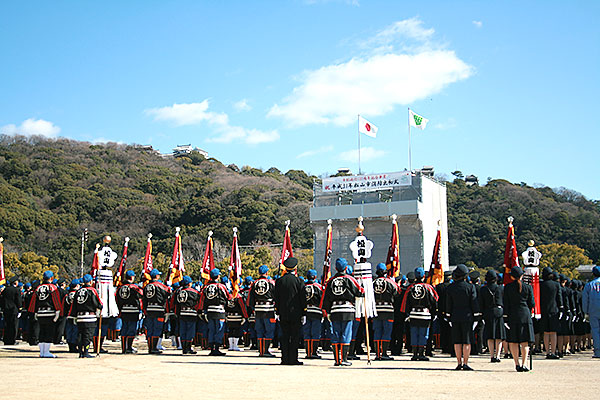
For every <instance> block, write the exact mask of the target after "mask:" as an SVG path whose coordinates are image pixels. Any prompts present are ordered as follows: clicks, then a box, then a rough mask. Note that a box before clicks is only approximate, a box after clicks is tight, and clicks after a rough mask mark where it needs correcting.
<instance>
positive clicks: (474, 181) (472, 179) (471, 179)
mask: <svg viewBox="0 0 600 400" xmlns="http://www.w3.org/2000/svg"><path fill="white" fill-rule="evenodd" d="M465 184H466V185H467V186H473V185H479V179H478V178H477V177H476V176H475V175H467V176H466V177H465Z"/></svg>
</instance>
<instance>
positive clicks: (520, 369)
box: [515, 365, 523, 372]
mask: <svg viewBox="0 0 600 400" xmlns="http://www.w3.org/2000/svg"><path fill="white" fill-rule="evenodd" d="M515 369H516V370H517V372H523V368H522V367H521V366H520V365H517V366H516V367H515Z"/></svg>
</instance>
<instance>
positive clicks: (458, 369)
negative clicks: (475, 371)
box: [454, 364, 463, 371]
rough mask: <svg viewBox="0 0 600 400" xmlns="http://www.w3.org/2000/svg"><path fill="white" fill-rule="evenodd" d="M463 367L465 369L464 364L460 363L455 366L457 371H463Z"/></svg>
mask: <svg viewBox="0 0 600 400" xmlns="http://www.w3.org/2000/svg"><path fill="white" fill-rule="evenodd" d="M462 369H463V366H462V364H458V365H457V366H456V368H454V370H455V371H462Z"/></svg>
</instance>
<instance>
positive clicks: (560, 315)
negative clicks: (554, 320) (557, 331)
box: [558, 311, 563, 319]
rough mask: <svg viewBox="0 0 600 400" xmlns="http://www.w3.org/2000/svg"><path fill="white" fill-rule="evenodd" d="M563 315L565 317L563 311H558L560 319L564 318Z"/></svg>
mask: <svg viewBox="0 0 600 400" xmlns="http://www.w3.org/2000/svg"><path fill="white" fill-rule="evenodd" d="M562 317H563V313H562V311H561V312H559V313H558V319H562Z"/></svg>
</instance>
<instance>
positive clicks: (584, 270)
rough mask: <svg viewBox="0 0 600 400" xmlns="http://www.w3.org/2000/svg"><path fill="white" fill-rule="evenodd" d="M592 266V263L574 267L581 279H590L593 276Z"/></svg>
mask: <svg viewBox="0 0 600 400" xmlns="http://www.w3.org/2000/svg"><path fill="white" fill-rule="evenodd" d="M593 268H594V265H580V266H579V267H577V268H575V270H576V271H577V272H579V275H580V276H581V278H582V279H592V278H593V276H594V274H593V273H592V269H593Z"/></svg>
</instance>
